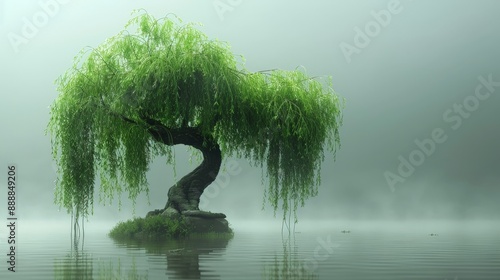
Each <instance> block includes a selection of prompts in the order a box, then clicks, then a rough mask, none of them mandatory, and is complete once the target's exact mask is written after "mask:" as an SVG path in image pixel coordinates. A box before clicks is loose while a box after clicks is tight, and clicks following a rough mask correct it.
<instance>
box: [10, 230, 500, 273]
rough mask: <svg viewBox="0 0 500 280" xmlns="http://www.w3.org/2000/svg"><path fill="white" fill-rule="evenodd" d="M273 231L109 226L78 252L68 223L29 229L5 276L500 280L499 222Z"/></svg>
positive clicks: (88, 237)
mask: <svg viewBox="0 0 500 280" xmlns="http://www.w3.org/2000/svg"><path fill="white" fill-rule="evenodd" d="M264 228H267V229H268V230H267V231H256V230H250V229H249V228H248V227H247V228H244V227H238V226H235V230H236V234H235V236H234V238H233V239H232V240H229V241H222V240H219V241H213V240H212V241H209V242H207V241H203V240H196V239H192V240H189V241H184V242H150V243H128V244H127V243H117V242H114V241H113V240H111V239H109V238H108V237H107V236H106V231H107V230H108V229H109V227H108V228H106V227H101V230H98V229H97V230H96V229H95V228H94V229H88V228H87V233H86V235H85V243H84V248H83V250H81V249H80V250H79V251H78V252H76V251H74V250H71V248H72V246H71V242H70V235H69V232H68V230H69V226H65V227H64V228H56V227H53V226H52V227H44V229H45V230H43V229H41V228H38V229H37V228H35V227H32V228H28V227H25V228H21V230H20V232H19V233H18V251H17V263H16V270H17V272H16V273H11V272H8V271H7V264H6V262H5V260H6V257H4V261H2V265H1V269H2V270H1V271H0V279H231V280H236V279H370V280H374V279H384V280H391V279H398V280H401V279H449V280H464V279H470V280H478V279H496V280H499V279H500V227H499V226H498V222H497V224H493V223H490V224H489V225H488V226H485V225H481V226H478V225H472V224H453V225H451V226H449V225H447V226H444V225H443V224H434V225H431V226H429V225H425V226H424V225H419V224H408V223H407V224H396V225H394V224H383V223H377V224H375V223H371V224H363V223H343V224H334V225H329V226H323V227H319V226H318V225H315V224H309V225H305V226H304V225H302V224H300V225H299V227H298V228H297V229H296V230H297V231H300V233H296V234H295V236H292V237H290V238H288V237H287V234H286V235H285V237H286V238H282V236H281V233H280V229H279V227H278V228H277V227H275V226H274V227H272V229H271V230H269V227H264ZM276 229H277V230H276ZM342 230H350V233H342V232H341V231H342ZM2 233H3V232H2ZM430 233H437V234H438V236H430V235H429V234H430ZM0 244H1V245H2V248H1V250H2V252H3V251H6V250H7V248H8V247H7V245H6V244H5V242H3V239H2V242H1V243H0ZM3 255H4V256H5V254H3Z"/></svg>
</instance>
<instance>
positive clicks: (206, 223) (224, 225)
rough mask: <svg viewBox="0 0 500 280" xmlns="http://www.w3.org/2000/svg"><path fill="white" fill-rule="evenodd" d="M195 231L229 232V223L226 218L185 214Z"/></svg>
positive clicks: (192, 229) (186, 219) (192, 230)
mask: <svg viewBox="0 0 500 280" xmlns="http://www.w3.org/2000/svg"><path fill="white" fill-rule="evenodd" d="M184 219H185V221H186V222H187V224H188V225H189V226H190V227H191V232H193V233H209V232H214V233H229V232H231V230H230V229H229V223H228V222H227V220H226V219H224V218H216V219H206V218H201V217H194V216H184Z"/></svg>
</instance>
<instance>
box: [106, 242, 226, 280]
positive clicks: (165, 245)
mask: <svg viewBox="0 0 500 280" xmlns="http://www.w3.org/2000/svg"><path fill="white" fill-rule="evenodd" d="M229 241H230V239H228V238H224V237H210V238H207V237H190V238H186V239H180V240H163V241H155V240H147V241H146V240H142V241H137V240H120V241H117V240H115V241H114V242H115V244H116V245H118V246H121V247H123V246H124V247H127V248H143V249H145V250H146V253H147V254H148V255H150V254H156V255H158V254H159V255H164V256H165V258H166V275H168V279H179V280H180V279H182V280H190V279H193V280H195V279H201V277H202V275H203V279H220V275H217V274H216V272H215V270H210V269H207V268H206V267H207V266H202V267H203V269H201V268H200V257H203V256H208V255H209V254H210V255H211V256H217V255H220V254H221V252H223V251H224V250H225V249H226V247H227V245H228V244H229ZM217 259H219V260H221V259H220V258H212V259H211V260H217Z"/></svg>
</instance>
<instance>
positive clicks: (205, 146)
mask: <svg viewBox="0 0 500 280" xmlns="http://www.w3.org/2000/svg"><path fill="white" fill-rule="evenodd" d="M143 120H145V121H146V122H147V123H148V124H149V125H150V127H149V129H148V130H149V133H150V134H151V135H152V137H153V139H155V140H156V141H158V142H160V143H164V144H166V145H169V146H173V145H177V144H184V145H188V146H192V147H194V148H196V149H198V150H199V151H201V152H202V154H203V162H202V163H201V164H200V165H199V166H198V167H196V168H195V169H194V170H193V171H191V172H190V173H188V174H187V175H185V176H184V177H182V178H181V179H180V180H179V181H178V182H177V183H175V184H174V185H173V186H172V187H171V188H170V189H169V191H168V200H167V204H166V205H165V209H167V208H173V209H175V210H177V211H178V212H179V213H182V212H184V211H186V210H199V208H198V205H199V203H200V197H201V194H202V193H203V191H204V190H205V188H207V187H208V185H210V184H211V183H212V182H213V181H214V180H215V177H216V176H217V174H218V173H219V169H220V166H221V162H222V155H221V150H220V148H219V145H218V144H217V142H215V140H214V139H212V138H211V137H208V136H204V135H203V134H202V133H201V131H200V130H199V129H198V128H196V127H183V128H173V129H170V128H168V127H165V126H164V125H162V124H161V123H160V122H158V121H156V120H152V119H149V118H143Z"/></svg>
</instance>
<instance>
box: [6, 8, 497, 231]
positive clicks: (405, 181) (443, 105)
mask: <svg viewBox="0 0 500 280" xmlns="http://www.w3.org/2000/svg"><path fill="white" fill-rule="evenodd" d="M139 8H144V9H146V10H147V11H149V12H150V13H151V14H153V15H154V16H157V17H161V16H164V15H166V14H168V13H174V14H176V15H177V16H179V17H180V18H182V19H183V20H184V21H185V22H193V21H194V22H199V23H202V24H203V27H200V28H201V30H202V31H204V32H205V33H206V34H207V35H208V36H209V37H210V38H214V39H215V38H217V39H220V40H223V41H227V42H229V43H230V45H231V46H232V50H233V52H234V53H235V54H236V55H243V56H244V57H245V58H246V67H247V68H248V69H249V70H251V71H258V70H266V69H273V68H279V69H286V70H293V69H295V68H296V67H297V66H304V67H305V69H307V71H308V73H309V74H310V75H311V76H318V75H319V76H332V77H333V83H334V88H335V90H336V91H337V92H338V94H339V95H340V96H342V97H344V98H345V100H346V107H345V110H344V125H343V127H342V129H341V141H342V147H341V149H340V150H339V152H338V154H337V158H336V161H335V162H334V159H333V156H332V155H327V157H326V160H325V162H324V163H323V166H322V185H321V187H320V190H319V196H318V197H316V198H313V199H311V200H309V201H308V203H307V204H306V208H305V209H302V210H301V211H300V216H299V218H301V219H314V218H322V219H329V218H336V219H373V218H500V206H499V205H500V203H499V201H500V186H499V183H500V170H499V169H500V148H499V146H498V143H500V121H499V117H500V112H499V110H500V65H499V63H500V29H499V26H500V17H499V16H498V11H500V2H499V1H495V0H491V1H472V0H469V1H459V0H448V1H444V0H442V1H430V0H429V1H424V0H419V1H411V0H401V1H375V0H370V1H347V0H345V1H340V0H337V1H327V0H323V1H320V0H318V1H302V0H301V1H277V0H274V1H263V0H252V1H245V0H216V1H214V0H209V1H194V0H182V1H180V0H177V1H166V0H162V1H152V0H141V1H138V0H134V1H96V0H91V1H89V0H86V1H83V0H41V1H39V0H37V1H31V0H30V1H28V0H25V1H17V0H0V35H1V37H0V38H1V39H0V48H1V52H0V56H1V68H0V69H1V73H0V96H1V104H2V109H1V110H0V129H1V133H0V166H1V167H2V168H1V170H3V171H2V175H1V176H0V178H1V186H2V187H1V191H0V209H6V199H5V197H6V188H5V182H6V173H7V171H6V170H7V166H8V165H9V164H15V165H16V166H17V168H18V170H19V171H18V184H19V186H18V207H19V215H20V216H22V217H23V218H24V219H26V220H30V219H40V218H47V217H51V218H54V219H59V218H63V219H68V218H69V216H67V215H66V214H65V213H63V212H64V211H61V213H58V212H57V211H58V207H57V206H55V205H54V204H53V197H54V196H53V188H54V180H55V178H56V174H55V171H54V163H53V161H52V159H51V154H50V152H51V148H50V137H48V136H45V134H44V130H45V128H46V125H47V122H48V120H49V108H48V107H49V106H50V104H52V102H53V101H54V99H55V98H56V96H57V92H56V89H55V86H54V80H55V79H56V78H57V77H58V76H59V75H61V74H62V73H64V71H65V70H66V69H68V68H69V67H71V65H72V60H73V57H74V56H75V55H76V54H77V53H78V52H79V51H80V50H81V49H82V48H84V47H86V46H92V47H96V46H98V45H99V44H100V43H102V42H103V41H104V40H105V39H106V38H108V37H110V36H112V35H115V34H116V33H118V32H119V31H120V30H121V29H122V28H123V25H124V24H125V23H126V22H127V20H128V19H130V14H131V12H132V10H134V9H139ZM176 151H177V162H178V163H179V165H178V167H177V173H178V177H179V178H180V176H182V175H183V174H186V173H187V172H189V171H190V170H191V169H193V168H194V167H195V165H194V164H193V165H190V164H189V163H188V158H187V153H186V151H185V148H183V147H179V148H178V149H177V150H176ZM228 161H235V162H236V163H237V164H238V165H239V167H240V169H238V170H239V171H240V172H239V173H238V174H236V175H229V176H228V177H221V179H220V180H219V181H218V185H217V186H212V187H211V189H210V190H211V195H210V197H208V196H207V197H204V200H203V201H202V202H203V203H202V204H203V205H204V206H205V207H204V209H207V210H210V211H216V212H224V213H226V214H227V215H228V219H229V220H230V221H231V220H232V219H267V218H269V217H272V211H271V208H270V207H267V210H268V211H266V212H262V211H261V210H260V209H261V205H262V190H263V186H261V185H260V176H261V170H260V169H258V168H254V167H250V166H249V165H248V164H247V162H246V161H245V160H244V159H228ZM172 174H173V173H172V168H171V167H170V166H166V165H164V164H163V163H162V160H161V159H158V160H157V161H155V163H154V164H153V165H152V166H151V170H150V173H149V174H148V178H149V182H150V185H151V195H150V196H151V205H147V200H146V198H145V197H144V196H141V197H139V199H138V200H137V208H136V212H137V215H141V216H143V215H145V213H146V212H147V211H149V210H152V209H155V208H161V207H163V206H164V205H165V202H166V194H167V188H168V187H170V186H171V185H172V184H173V183H174V178H173V175H172ZM227 178H228V180H223V179H227ZM116 205H117V203H114V204H113V205H112V206H100V205H99V204H97V203H96V209H95V215H94V217H92V218H91V219H101V218H102V219H114V220H117V219H124V218H128V217H130V216H131V215H132V208H131V204H130V203H129V202H128V201H127V199H126V198H125V199H124V201H123V205H124V207H123V209H122V211H121V212H118V210H117V206H116ZM1 216H6V211H4V210H1V211H0V217H1ZM277 218H278V219H279V216H278V217H277Z"/></svg>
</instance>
